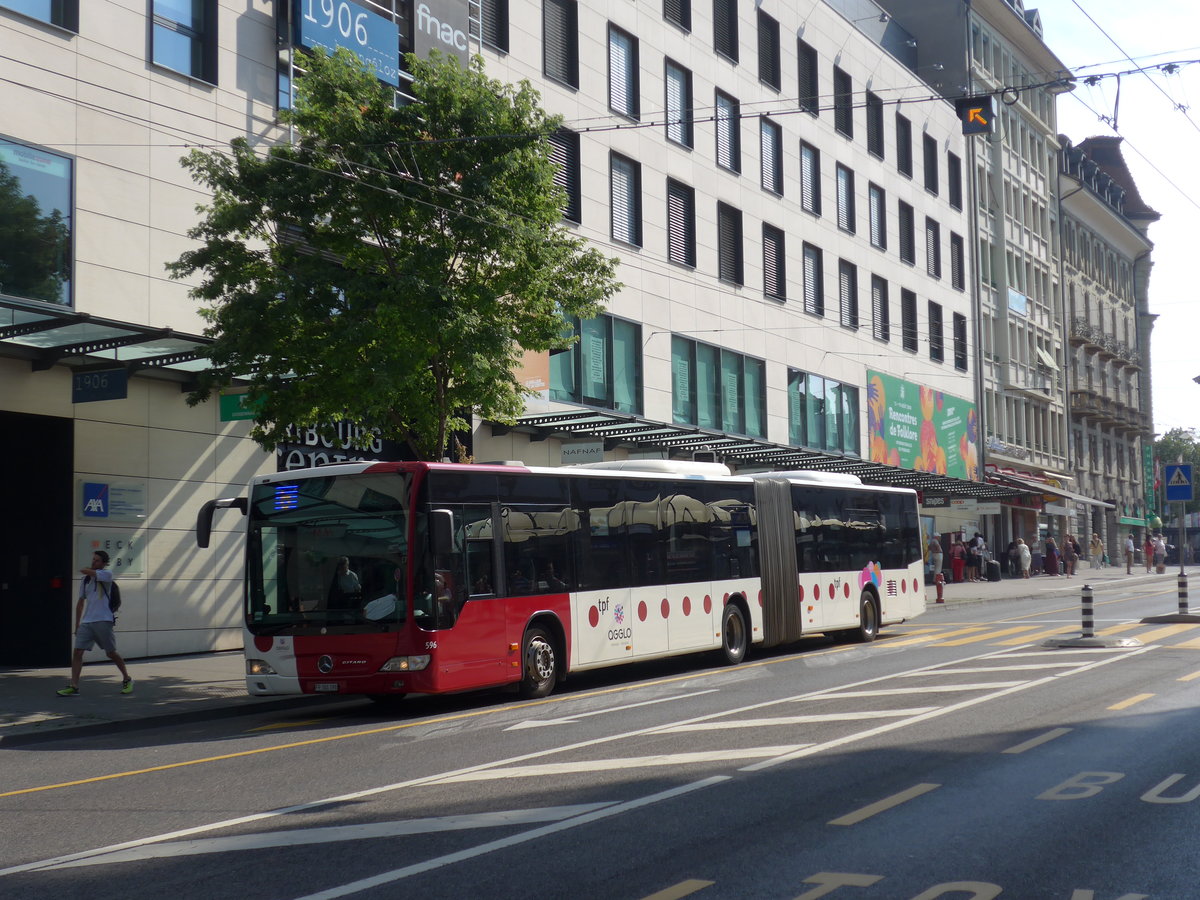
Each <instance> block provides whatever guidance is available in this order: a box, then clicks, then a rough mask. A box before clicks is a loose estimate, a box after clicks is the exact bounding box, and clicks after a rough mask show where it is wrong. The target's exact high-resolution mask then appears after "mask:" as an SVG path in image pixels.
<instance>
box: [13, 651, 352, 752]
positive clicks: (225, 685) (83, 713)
mask: <svg viewBox="0 0 1200 900" xmlns="http://www.w3.org/2000/svg"><path fill="white" fill-rule="evenodd" d="M125 665H126V666H128V668H129V674H130V675H131V676H132V677H133V693H132V694H127V695H122V694H121V693H119V691H120V689H121V673H120V672H118V671H117V667H116V666H114V665H113V664H112V663H111V662H109V661H108V660H104V661H103V662H97V663H90V664H88V665H85V666H84V667H83V676H82V677H81V678H80V680H79V689H80V693H79V695H78V696H75V697H59V696H58V695H57V694H56V693H55V691H57V690H58V689H59V688H61V687H62V686H63V685H65V684H67V683H68V682H69V681H70V675H71V672H70V669H69V668H68V667H65V666H64V667H63V668H50V669H4V668H0V747H3V746H5V745H9V746H11V745H16V744H22V743H33V742H35V741H40V740H44V739H46V738H50V737H67V736H68V735H66V734H65V733H63V732H64V730H65V729H71V730H74V729H79V728H95V729H97V730H99V729H110V730H111V729H118V728H145V727H157V726H161V725H170V724H174V723H181V722H185V721H189V720H194V719H198V718H214V719H215V718H225V717H227V716H237V715H244V714H248V713H253V712H255V711H256V710H261V709H288V708H291V707H296V706H310V707H311V706H315V705H323V704H324V703H327V702H329V700H332V699H335V698H332V697H330V698H325V697H252V696H250V695H249V694H247V693H246V679H245V675H244V673H245V670H246V664H245V660H244V657H243V655H242V651H240V650H233V651H225V652H219V653H198V654H194V655H190V656H169V657H158V658H154V659H128V660H126V661H125ZM336 699H339V700H344V699H345V698H341V697H338V698H336Z"/></svg>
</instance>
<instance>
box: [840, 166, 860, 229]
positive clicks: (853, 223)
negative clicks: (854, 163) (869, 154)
mask: <svg viewBox="0 0 1200 900" xmlns="http://www.w3.org/2000/svg"><path fill="white" fill-rule="evenodd" d="M837 214H838V228H840V229H842V231H847V232H849V233H850V234H854V232H855V230H856V229H857V228H858V222H857V219H858V216H857V215H856V214H855V211H854V172H853V171H852V170H850V169H848V168H846V167H845V166H843V165H842V164H841V163H838V166H837Z"/></svg>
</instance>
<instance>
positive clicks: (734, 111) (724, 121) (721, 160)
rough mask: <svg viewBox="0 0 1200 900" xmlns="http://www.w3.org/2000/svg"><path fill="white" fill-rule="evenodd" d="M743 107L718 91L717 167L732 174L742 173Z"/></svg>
mask: <svg viewBox="0 0 1200 900" xmlns="http://www.w3.org/2000/svg"><path fill="white" fill-rule="evenodd" d="M741 130H742V107H741V104H740V103H738V101H737V100H736V99H735V98H733V97H730V96H729V95H728V94H725V93H722V92H721V91H717V116H716V133H717V165H718V166H720V167H721V168H723V169H728V170H729V171H731V172H740V171H742V139H741Z"/></svg>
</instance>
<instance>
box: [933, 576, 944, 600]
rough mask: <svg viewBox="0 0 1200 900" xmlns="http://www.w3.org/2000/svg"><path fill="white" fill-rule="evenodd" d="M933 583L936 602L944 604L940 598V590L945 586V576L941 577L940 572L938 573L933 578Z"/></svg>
mask: <svg viewBox="0 0 1200 900" xmlns="http://www.w3.org/2000/svg"><path fill="white" fill-rule="evenodd" d="M933 583H934V585H935V586H936V587H937V602H938V603H945V602H946V601H945V600H944V599H943V598H942V588H943V587H944V586H945V584H946V576H945V575H943V574H942V573H941V572H938V573H937V574H936V575H934V576H933Z"/></svg>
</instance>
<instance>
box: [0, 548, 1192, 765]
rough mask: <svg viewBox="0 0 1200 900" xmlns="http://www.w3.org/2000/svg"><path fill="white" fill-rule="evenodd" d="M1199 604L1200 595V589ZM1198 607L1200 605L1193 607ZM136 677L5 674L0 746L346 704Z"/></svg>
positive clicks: (994, 587) (966, 587)
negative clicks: (128, 689)
mask: <svg viewBox="0 0 1200 900" xmlns="http://www.w3.org/2000/svg"><path fill="white" fill-rule="evenodd" d="M1178 574H1179V570H1178V569H1175V570H1174V571H1172V570H1170V569H1168V571H1167V573H1166V574H1164V575H1147V574H1146V573H1145V569H1134V574H1132V575H1126V574H1125V570H1124V569H1123V568H1119V567H1116V566H1109V567H1107V568H1104V569H1098V570H1091V569H1088V568H1087V566H1084V567H1083V569H1082V571H1081V572H1080V573H1079V574H1077V575H1075V576H1073V577H1071V578H1067V577H1065V576H1059V577H1052V576H1047V575H1040V576H1034V577H1032V578H1029V579H1024V578H1015V579H1014V578H1005V579H1003V580H1001V581H997V582H982V583H972V584H947V585H946V586H945V588H944V593H943V596H944V598H945V603H944V604H937V603H936V602H935V601H936V599H937V592H936V589H935V588H934V587H932V586H929V587H927V588H926V592H925V593H926V598H927V600H928V604H929V606H928V608H929V611H930V612H934V611H936V610H946V609H951V608H953V607H954V606H956V605H959V604H963V603H985V602H991V601H999V600H1015V599H1024V598H1028V597H1045V596H1046V595H1047V594H1053V595H1054V596H1055V597H1056V599H1057V598H1061V599H1062V600H1063V601H1066V600H1067V599H1068V598H1069V597H1070V596H1072V595H1074V597H1075V598H1078V596H1079V592H1080V590H1081V589H1082V588H1083V586H1084V585H1085V584H1090V585H1092V586H1093V587H1096V588H1099V587H1103V586H1107V587H1111V586H1113V585H1114V584H1128V585H1131V586H1132V585H1135V584H1137V585H1145V584H1148V583H1151V582H1157V583H1160V584H1161V585H1162V586H1163V587H1164V588H1166V589H1168V590H1171V591H1174V590H1175V586H1176V583H1177V582H1176V577H1177V576H1178ZM1188 576H1189V581H1190V580H1193V579H1197V578H1200V566H1198V567H1192V568H1190V569H1189V570H1188ZM1197 597H1198V598H1200V590H1198V591H1197ZM1193 607H1200V603H1193ZM1175 608H1176V607H1175V604H1174V602H1173V601H1172V602H1170V603H1164V608H1163V610H1162V612H1163V613H1169V612H1173V611H1174V610H1175ZM126 663H127V665H128V666H129V674H130V675H132V676H133V693H132V694H129V695H127V696H125V695H122V694H120V693H118V691H119V690H120V687H121V678H120V673H118V672H117V668H116V666H114V665H113V664H112V663H110V662H108V661H107V660H104V661H103V662H98V663H91V664H89V665H86V666H84V669H83V677H82V679H81V680H80V689H81V693H80V694H79V696H77V697H59V696H57V695H56V694H55V691H57V690H58V689H59V688H61V687H62V686H63V685H64V684H66V683H67V681H68V680H69V677H70V671H69V669H67V668H66V667H63V668H50V669H4V668H0V747H3V746H15V745H18V744H25V743H34V742H38V741H42V740H46V739H49V738H54V737H60V738H61V737H67V736H68V734H67V733H66V732H67V731H68V730H71V731H73V730H75V729H80V728H94V729H97V730H100V729H107V730H112V729H120V728H146V727H155V726H163V725H171V724H175V723H182V722H186V721H192V720H197V719H203V718H224V717H227V716H237V715H245V714H249V713H253V712H255V711H256V710H264V709H267V710H270V709H290V708H297V707H298V708H306V707H307V708H310V709H311V708H315V707H316V706H318V705H324V704H327V703H330V702H336V701H344V700H346V699H347V698H344V697H340V696H336V695H331V696H327V697H313V696H304V697H251V696H250V695H249V694H247V693H246V683H245V677H244V675H243V672H244V671H245V663H244V661H243V657H242V653H241V651H240V650H238V651H226V652H220V653H200V654H195V655H191V656H171V657H160V658H155V659H134V660H127V661H126Z"/></svg>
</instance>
